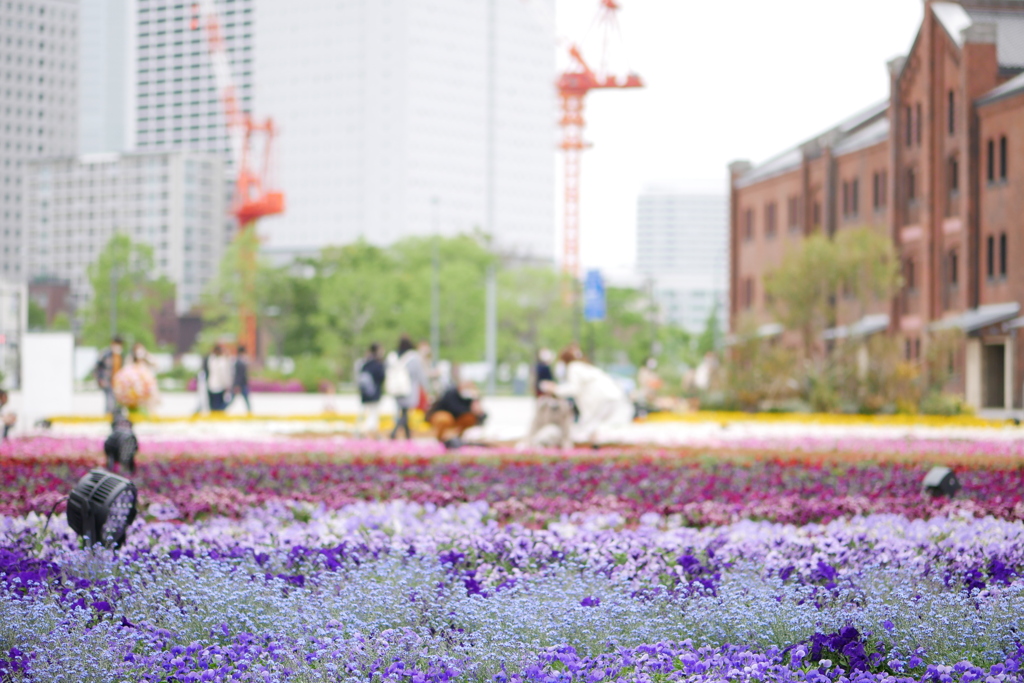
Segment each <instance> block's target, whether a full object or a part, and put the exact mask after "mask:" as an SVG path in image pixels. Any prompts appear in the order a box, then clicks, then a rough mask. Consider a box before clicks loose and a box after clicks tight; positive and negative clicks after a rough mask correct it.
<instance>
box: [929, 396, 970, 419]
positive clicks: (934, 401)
mask: <svg viewBox="0 0 1024 683" xmlns="http://www.w3.org/2000/svg"><path fill="white" fill-rule="evenodd" d="M921 412H922V413H924V414H925V415H972V414H973V413H974V410H973V409H972V408H971V407H970V406H969V405H967V404H966V403H964V400H963V399H962V398H960V397H959V396H956V395H954V394H947V393H943V392H938V391H933V392H930V393H929V394H928V395H926V396H925V397H924V398H923V399H921Z"/></svg>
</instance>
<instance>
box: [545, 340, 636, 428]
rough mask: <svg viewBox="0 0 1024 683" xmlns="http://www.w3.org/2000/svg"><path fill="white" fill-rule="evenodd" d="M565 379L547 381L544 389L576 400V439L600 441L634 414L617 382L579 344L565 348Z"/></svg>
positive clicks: (629, 419) (627, 422) (563, 352)
mask: <svg viewBox="0 0 1024 683" xmlns="http://www.w3.org/2000/svg"><path fill="white" fill-rule="evenodd" d="M559 360H561V361H562V362H563V363H565V381H564V382H562V383H561V384H556V383H554V382H550V381H548V382H544V383H543V386H542V387H541V389H542V390H543V391H545V392H546V393H550V394H552V395H554V396H559V397H562V398H571V399H572V400H573V401H574V402H575V403H576V409H577V410H579V413H580V418H579V422H577V423H576V425H575V427H574V428H573V430H572V431H573V441H575V442H577V443H580V442H584V443H591V444H599V443H601V440H602V433H606V432H607V431H608V430H610V429H615V428H617V427H622V426H625V425H627V424H629V423H630V421H631V420H632V418H633V406H632V404H631V403H630V401H629V398H628V397H627V396H626V393H625V392H624V391H623V390H622V387H620V386H619V384H618V382H616V381H615V379H614V378H613V377H612V376H611V375H609V374H608V373H607V372H605V371H604V370H602V369H601V368H599V367H597V366H595V365H591V364H590V363H589V362H588V361H587V359H586V358H584V356H583V353H582V352H581V351H580V349H579V347H578V346H575V345H571V346H569V347H568V348H566V349H565V350H564V351H562V354H561V355H560V356H559Z"/></svg>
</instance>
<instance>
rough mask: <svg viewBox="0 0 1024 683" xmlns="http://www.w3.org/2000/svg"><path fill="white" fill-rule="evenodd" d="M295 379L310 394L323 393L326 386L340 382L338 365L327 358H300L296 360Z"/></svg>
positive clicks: (293, 375)
mask: <svg viewBox="0 0 1024 683" xmlns="http://www.w3.org/2000/svg"><path fill="white" fill-rule="evenodd" d="M292 377H293V378H294V379H297V380H299V381H300V382H302V388H303V389H305V390H306V391H309V392H316V391H322V390H323V387H324V385H325V384H327V385H330V384H334V383H335V382H337V381H338V367H337V364H335V363H334V362H332V361H330V360H328V359H327V358H319V357H317V356H299V357H298V358H296V359H295V372H293V373H292Z"/></svg>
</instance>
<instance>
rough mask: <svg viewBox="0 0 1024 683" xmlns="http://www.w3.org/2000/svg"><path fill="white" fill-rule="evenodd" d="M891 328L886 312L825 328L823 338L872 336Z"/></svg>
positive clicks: (831, 339) (829, 339)
mask: <svg viewBox="0 0 1024 683" xmlns="http://www.w3.org/2000/svg"><path fill="white" fill-rule="evenodd" d="M887 329H889V316H888V315H887V314H885V313H875V314H872V315H866V316H864V317H863V318H861V319H860V320H858V321H857V322H855V323H853V324H852V325H841V326H839V327H833V328H830V329H827V330H825V331H824V332H822V333H821V337H822V339H825V340H826V341H833V340H836V339H846V338H847V337H855V338H856V337H870V336H871V335H873V334H877V333H879V332H884V331H885V330H887Z"/></svg>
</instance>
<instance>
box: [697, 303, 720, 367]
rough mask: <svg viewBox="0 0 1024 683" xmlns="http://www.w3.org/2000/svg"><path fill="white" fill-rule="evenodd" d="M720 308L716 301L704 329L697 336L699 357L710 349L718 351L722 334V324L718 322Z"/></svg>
mask: <svg viewBox="0 0 1024 683" xmlns="http://www.w3.org/2000/svg"><path fill="white" fill-rule="evenodd" d="M718 318H719V310H718V304H717V303H716V304H715V305H714V306H713V307H712V308H711V313H709V314H708V319H707V322H705V323H704V331H703V332H701V333H700V336H699V337H698V338H697V354H696V355H697V358H703V357H704V354H706V353H708V352H709V351H717V350H718V346H719V341H720V338H721V335H722V330H721V324H720V323H719V322H718Z"/></svg>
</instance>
